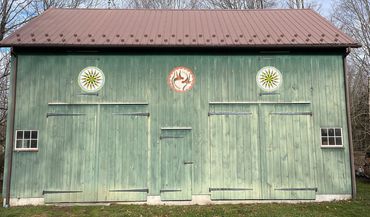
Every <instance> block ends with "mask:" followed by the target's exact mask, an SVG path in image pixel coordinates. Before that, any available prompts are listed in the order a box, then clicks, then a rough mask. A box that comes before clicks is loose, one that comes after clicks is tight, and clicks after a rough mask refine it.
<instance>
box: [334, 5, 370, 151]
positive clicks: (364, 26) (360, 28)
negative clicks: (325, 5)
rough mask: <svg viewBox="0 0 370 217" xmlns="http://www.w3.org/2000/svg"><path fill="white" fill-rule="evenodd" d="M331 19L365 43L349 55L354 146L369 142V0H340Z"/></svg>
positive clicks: (358, 148)
mask: <svg viewBox="0 0 370 217" xmlns="http://www.w3.org/2000/svg"><path fill="white" fill-rule="evenodd" d="M332 21H333V22H334V23H335V24H336V25H337V26H338V27H339V28H340V29H342V30H343V31H344V32H346V33H347V34H348V35H350V36H351V37H352V38H354V39H356V40H357V41H358V42H360V43H361V44H362V48H360V49H356V50H353V51H352V53H351V55H350V56H349V67H350V70H349V71H348V73H349V74H348V77H349V80H350V88H351V98H352V101H351V104H352V105H351V110H352V114H351V115H352V126H353V131H354V135H353V137H354V138H353V140H354V145H355V149H357V150H361V149H365V148H366V147H370V146H369V143H370V142H369V138H370V118H369V104H368V103H369V82H368V78H369V75H370V1H369V0H339V1H338V2H337V4H336V6H335V10H334V13H333V14H332Z"/></svg>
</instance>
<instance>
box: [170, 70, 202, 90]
mask: <svg viewBox="0 0 370 217" xmlns="http://www.w3.org/2000/svg"><path fill="white" fill-rule="evenodd" d="M167 82H168V85H169V86H170V88H171V89H172V90H174V91H176V92H186V91H188V90H190V89H192V88H193V86H194V84H195V75H194V73H193V72H192V71H191V70H190V69H188V68H185V67H177V68H175V69H173V70H172V71H171V72H170V74H169V75H168V77H167Z"/></svg>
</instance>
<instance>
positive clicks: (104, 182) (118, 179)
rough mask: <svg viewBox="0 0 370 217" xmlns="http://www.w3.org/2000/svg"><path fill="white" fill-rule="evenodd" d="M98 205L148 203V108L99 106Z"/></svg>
mask: <svg viewBox="0 0 370 217" xmlns="http://www.w3.org/2000/svg"><path fill="white" fill-rule="evenodd" d="M99 113H100V116H99V118H100V120H99V123H100V125H99V126H98V127H99V154H98V158H97V160H98V164H97V169H98V176H97V180H98V181H97V183H98V185H97V192H98V200H99V201H146V196H147V193H148V186H147V177H148V176H147V173H148V122H149V118H150V116H149V113H148V112H147V107H146V106H145V105H115V106H112V105H110V106H104V105H101V106H100V111H99Z"/></svg>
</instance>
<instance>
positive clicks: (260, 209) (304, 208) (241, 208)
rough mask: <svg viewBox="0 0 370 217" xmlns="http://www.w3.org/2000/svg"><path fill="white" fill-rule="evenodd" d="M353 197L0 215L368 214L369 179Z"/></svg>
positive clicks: (43, 209)
mask: <svg viewBox="0 0 370 217" xmlns="http://www.w3.org/2000/svg"><path fill="white" fill-rule="evenodd" d="M357 188H358V197H357V199H356V200H352V201H341V202H330V203H301V204H277V203H271V204H250V205H212V206H211V205H209V206H147V205H143V206H138V205H111V206H75V207H56V206H27V207H11V208H9V209H4V208H0V216H27V217H30V216H34V217H36V216H38V217H39V216H40V217H44V216H99V217H100V216H135V217H136V216H157V217H160V216H163V217H170V216H268V217H272V216H284V217H289V216H315V217H320V216H322V217H330V216H343V217H349V216H361V217H365V216H370V181H365V180H359V181H358V182H357Z"/></svg>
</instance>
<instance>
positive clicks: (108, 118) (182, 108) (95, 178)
mask: <svg viewBox="0 0 370 217" xmlns="http://www.w3.org/2000/svg"><path fill="white" fill-rule="evenodd" d="M268 65H271V66H275V67H276V68H278V69H279V70H280V71H281V72H282V74H283V85H282V86H281V88H280V89H279V90H278V93H279V94H278V95H262V96H261V95H260V92H261V91H260V90H259V88H258V87H257V84H256V81H255V78H256V73H257V71H258V70H259V69H260V68H262V67H264V66H268ZM86 66H97V67H99V68H100V69H102V70H103V72H104V74H105V77H106V82H105V86H104V87H103V89H102V90H101V91H100V92H99V95H98V96H86V95H81V90H80V87H79V86H78V84H77V76H78V74H79V72H80V70H82V69H83V68H85V67H86ZM178 66H185V67H187V68H190V69H192V70H193V71H194V73H195V75H196V84H195V87H194V88H193V89H192V90H191V91H189V92H186V93H175V92H173V91H171V90H170V89H169V87H168V86H167V81H166V77H167V75H168V73H169V72H170V71H171V70H172V69H173V68H175V67H178ZM343 79H344V78H343V57H342V55H341V53H339V52H338V53H327V54H325V53H321V54H320V53H311V54H300V53H290V54H270V55H266V54H259V53H245V54H243V53H237V54H232V55H228V54H227V53H225V54H222V53H217V52H215V53H212V54H211V53H199V54H186V53H179V52H174V53H159V54H158V53H151V54H144V53H139V52H137V53H73V52H69V53H62V52H61V53H26V52H24V53H22V52H19V54H18V79H17V101H16V105H17V106H16V122H15V128H16V129H38V130H39V131H40V138H39V151H38V152H14V159H13V176H12V187H11V196H12V197H20V198H22V197H43V196H45V195H42V193H43V191H44V190H77V191H78V190H80V189H83V191H84V193H82V194H80V195H79V193H74V194H73V195H72V194H64V195H63V196H58V195H51V194H50V195H47V196H46V198H47V199H48V198H49V199H50V201H61V200H71V201H74V200H75V201H88V200H93V201H106V200H109V201H112V200H113V201H114V200H127V201H139V200H145V199H146V195H161V193H160V190H161V188H163V183H166V181H165V180H161V179H162V178H163V177H162V176H164V177H166V176H167V175H168V173H164V172H163V171H161V170H163V168H164V167H166V168H167V167H168V165H166V164H165V162H163V159H164V158H168V159H171V160H174V158H178V159H182V158H184V159H185V158H190V159H186V160H188V161H192V162H194V164H192V165H185V166H184V168H182V169H183V170H184V171H186V170H191V174H190V175H189V176H187V175H186V174H185V175H184V177H183V179H188V178H189V179H191V183H185V182H184V183H183V184H182V185H183V186H190V189H187V190H186V191H189V192H190V193H191V194H192V195H198V194H210V195H211V197H212V198H213V199H297V198H300V199H312V198H313V197H314V194H315V193H316V192H314V191H305V192H302V191H293V192H285V191H279V192H277V191H275V190H274V188H278V187H279V188H289V187H290V188H294V187H300V188H303V187H308V188H314V187H317V188H318V192H317V194H350V193H351V179H350V163H349V147H348V135H347V123H346V110H345V94H344V90H345V88H344V80H343ZM210 101H219V102H231V101H243V102H310V103H307V104H303V105H300V104H288V105H277V104H271V105H270V104H269V105H266V104H263V103H254V104H253V103H252V104H243V105H211V104H210V103H209V102H210ZM50 102H65V103H75V104H86V103H98V102H104V103H116V102H121V103H128V102H131V103H132V102H141V103H143V105H136V106H134V105H131V106H130V105H114V106H113V105H73V106H60V105H53V106H51V105H48V103H50ZM145 103H148V104H147V105H145ZM57 110H59V111H63V112H77V111H79V112H82V113H86V116H81V117H48V118H47V117H46V114H47V113H48V112H55V111H57ZM210 111H240V112H252V115H246V116H222V115H221V116H208V112H210ZM273 111H285V112H287V111H305V112H312V113H313V116H312V117H311V116H274V115H270V113H271V112H273ZM115 112H118V113H119V112H148V113H150V116H149V117H126V116H112V113H115ZM163 127H191V128H192V130H191V132H189V133H190V134H189V135H187V137H191V139H186V141H191V144H189V143H186V142H185V143H186V148H185V146H184V147H182V148H183V149H181V150H180V149H178V148H174V147H172V148H171V147H168V148H166V147H167V146H168V145H169V144H167V143H171V142H175V141H165V144H164V143H163V141H161V140H160V136H161V134H162V133H163V132H162V131H163V130H161V128H163ZM320 127H342V128H343V134H344V135H343V136H344V148H337V149H323V148H321V147H320ZM297 141H299V142H297ZM175 143H176V142H175ZM179 144H183V141H182V142H180V143H176V145H179ZM184 145H185V144H184ZM7 146H8V147H9V144H7ZM60 146H63V147H60ZM186 150H187V151H188V153H186ZM163 152H164V153H163ZM171 157H173V158H171ZM174 162H176V161H174ZM177 163H178V162H177ZM173 169H176V168H175V167H173V168H172V169H171V168H170V171H168V172H169V174H176V171H172V170H173ZM164 174H167V175H164ZM187 177H188V178H187ZM172 181H173V180H172ZM171 187H176V186H171ZM54 188H55V189H54ZM62 188H63V189H62ZM145 188H147V189H149V193H148V194H147V193H146V192H126V193H122V192H120V193H117V192H115V193H112V192H108V191H109V190H112V189H113V190H125V189H145ZM210 188H246V189H249V188H251V189H253V190H239V191H238V190H237V191H235V190H233V191H221V192H220V191H212V192H210ZM189 192H188V193H186V192H183V193H181V194H179V195H181V196H179V197H182V198H181V199H189V197H188V195H189ZM85 193H86V194H85ZM90 194H91V195H90ZM171 197H172V196H168V198H169V199H171ZM172 199H176V198H172Z"/></svg>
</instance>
